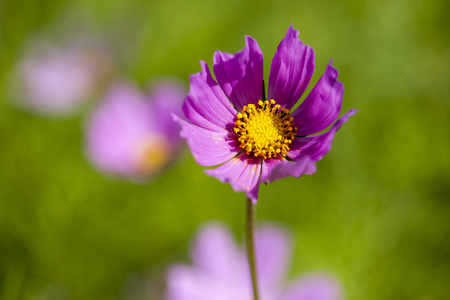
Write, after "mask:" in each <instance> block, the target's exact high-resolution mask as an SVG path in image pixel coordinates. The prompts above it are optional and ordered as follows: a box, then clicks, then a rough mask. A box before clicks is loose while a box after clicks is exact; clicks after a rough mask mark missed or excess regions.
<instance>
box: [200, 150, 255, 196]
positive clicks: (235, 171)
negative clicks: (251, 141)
mask: <svg viewBox="0 0 450 300" xmlns="http://www.w3.org/2000/svg"><path fill="white" fill-rule="evenodd" d="M205 173H206V174H208V175H210V176H213V177H216V178H217V179H219V180H220V181H221V182H223V183H226V182H229V183H230V184H231V186H232V188H233V190H234V191H235V192H245V193H246V196H247V197H248V198H250V199H251V200H252V201H253V203H256V202H257V201H258V191H259V174H260V173H261V160H260V159H259V158H258V159H255V158H250V157H249V156H248V155H247V154H245V153H242V154H241V155H239V156H237V157H235V158H233V159H232V160H230V161H228V162H226V163H224V164H223V165H221V166H219V167H218V168H216V169H212V170H205Z"/></svg>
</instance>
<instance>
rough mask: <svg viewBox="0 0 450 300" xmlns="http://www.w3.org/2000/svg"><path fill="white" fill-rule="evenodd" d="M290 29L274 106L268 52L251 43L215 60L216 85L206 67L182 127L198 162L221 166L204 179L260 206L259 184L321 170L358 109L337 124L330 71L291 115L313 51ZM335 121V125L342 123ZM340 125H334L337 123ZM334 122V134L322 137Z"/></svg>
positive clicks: (193, 82) (337, 100)
mask: <svg viewBox="0 0 450 300" xmlns="http://www.w3.org/2000/svg"><path fill="white" fill-rule="evenodd" d="M298 35H299V32H298V31H297V30H294V29H293V27H292V25H291V26H290V27H289V29H288V31H287V33H286V36H285V37H284V39H283V40H282V41H281V43H280V44H279V46H278V48H277V51H276V53H275V56H274V58H273V60H272V65H271V68H270V75H269V85H268V87H269V89H268V98H267V99H268V100H269V101H267V100H265V93H264V78H263V77H264V72H263V53H262V51H261V49H260V48H259V46H258V43H257V42H256V41H255V40H254V39H253V38H252V37H250V36H247V37H246V45H245V47H244V49H243V50H242V51H240V52H238V53H236V54H234V55H233V54H230V53H224V52H221V51H217V52H216V53H215V54H214V67H213V69H214V74H215V76H216V78H217V82H216V81H215V80H214V79H213V78H212V76H211V74H210V71H209V68H208V65H207V64H206V63H205V62H201V66H202V71H201V72H199V73H197V74H194V75H192V76H191V78H190V91H189V94H188V95H187V96H186V100H185V102H184V105H183V112H184V115H185V117H186V119H187V120H188V121H189V122H186V121H184V120H181V119H180V120H179V122H180V124H181V125H182V127H183V129H182V131H181V135H182V136H183V137H184V138H186V139H187V142H188V145H189V148H190V149H191V151H192V154H193V155H194V158H195V160H196V161H197V163H199V164H201V165H202V166H215V165H220V166H219V167H217V168H216V169H210V170H206V171H205V172H206V173H207V174H208V175H210V176H214V177H216V178H218V179H219V180H220V181H222V182H229V183H230V184H231V186H232V187H233V189H234V190H235V191H238V192H246V196H247V197H248V198H250V199H252V201H253V203H256V202H257V199H258V191H259V185H260V182H265V183H270V182H272V181H275V180H278V179H281V178H285V177H287V176H295V177H300V176H302V175H303V174H313V173H314V172H315V171H316V166H315V162H317V161H319V160H321V159H322V158H323V156H324V155H325V154H327V153H328V151H330V149H331V144H332V142H333V138H334V135H335V133H336V132H337V131H338V130H339V128H340V127H341V126H342V125H343V124H344V123H345V122H347V121H348V119H349V116H351V115H354V114H355V113H356V110H350V111H349V112H347V113H346V114H345V115H344V116H342V117H341V118H340V119H339V120H337V118H338V116H339V113H340V111H341V106H342V100H343V96H344V85H343V84H342V83H341V82H339V81H338V80H337V77H338V71H337V70H336V69H335V68H334V67H333V66H332V65H331V62H330V64H329V65H328V66H327V68H326V70H325V73H324V74H323V75H322V77H321V78H320V79H319V81H318V82H317V84H316V85H315V86H314V88H313V89H312V91H311V93H310V94H309V95H308V96H307V97H306V98H305V100H304V101H303V102H302V103H301V104H300V106H299V107H298V108H297V109H295V110H294V111H293V112H292V113H291V111H290V110H291V109H292V108H293V107H294V105H295V104H296V103H297V101H298V100H299V98H300V97H301V96H302V94H303V92H304V91H305V90H306V88H307V87H308V84H309V82H310V81H311V77H312V75H313V72H314V66H315V65H314V52H313V49H312V48H311V47H309V46H308V45H305V44H303V43H302V41H301V40H300V39H299V38H298ZM336 120H337V121H336ZM335 121H336V122H335ZM333 122H335V123H334V125H333V126H332V127H331V128H330V130H329V131H327V132H325V133H322V134H318V135H315V136H310V135H312V134H317V133H319V132H321V131H322V130H324V129H326V128H327V127H328V126H330V125H331V124H332V123H333Z"/></svg>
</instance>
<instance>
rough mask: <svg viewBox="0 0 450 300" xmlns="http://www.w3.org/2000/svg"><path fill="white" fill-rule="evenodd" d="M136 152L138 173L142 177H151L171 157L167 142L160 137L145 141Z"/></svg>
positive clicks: (156, 136) (149, 138)
mask: <svg viewBox="0 0 450 300" xmlns="http://www.w3.org/2000/svg"><path fill="white" fill-rule="evenodd" d="M136 150H137V151H136V171H137V172H138V174H140V175H142V176H151V175H153V174H155V173H156V172H158V171H159V170H161V169H162V168H163V167H164V166H165V165H166V164H167V162H168V161H169V159H170V156H171V149H170V147H169V144H168V142H167V140H166V139H165V138H164V137H163V136H160V135H155V136H152V137H148V138H146V139H144V140H143V141H141V143H139V145H138V147H137V149H136Z"/></svg>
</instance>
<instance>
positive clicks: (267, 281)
mask: <svg viewBox="0 0 450 300" xmlns="http://www.w3.org/2000/svg"><path fill="white" fill-rule="evenodd" d="M255 244H256V245H255V248H256V256H257V264H258V266H257V271H258V280H259V281H260V283H261V284H260V286H261V287H263V286H264V287H266V289H267V290H269V291H275V290H277V287H279V286H281V285H282V280H283V279H284V278H283V277H284V276H285V274H286V270H287V269H288V265H289V261H290V257H291V243H290V238H289V236H288V234H287V232H286V231H284V230H282V229H281V228H279V227H276V226H270V225H265V226H261V227H259V228H258V230H257V231H256V233H255ZM268 287H271V288H270V289H269V288H268Z"/></svg>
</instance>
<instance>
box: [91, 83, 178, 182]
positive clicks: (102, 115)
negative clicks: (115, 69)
mask: <svg viewBox="0 0 450 300" xmlns="http://www.w3.org/2000/svg"><path fill="white" fill-rule="evenodd" d="M184 93H185V90H184V88H183V87H182V86H181V85H180V84H179V83H178V82H175V81H172V80H170V81H169V80H161V81H159V82H156V83H155V84H154V85H153V88H152V93H151V94H150V95H144V94H141V93H140V92H139V91H138V90H137V89H136V88H135V87H133V86H132V85H130V84H125V83H120V84H116V85H114V86H112V87H111V89H110V91H109V93H108V95H107V96H106V99H105V100H104V101H102V102H101V103H100V104H99V106H98V107H97V108H96V109H95V110H94V111H93V113H92V115H91V116H90V119H89V122H88V125H87V138H86V139H87V141H86V143H87V145H86V148H87V151H86V152H87V155H88V157H89V158H90V160H91V161H92V163H93V164H94V165H95V166H96V167H98V168H99V169H100V170H102V171H104V172H106V173H109V174H113V175H118V176H122V177H126V178H128V179H131V180H142V179H145V178H148V177H149V176H152V175H154V174H157V173H158V172H159V171H160V170H161V169H162V168H164V167H165V166H167V165H168V164H169V163H170V162H171V161H172V160H173V158H174V157H175V156H176V154H177V153H178V150H179V147H180V145H181V139H180V137H179V125H178V124H177V123H175V122H174V121H173V119H172V117H171V114H173V113H175V114H176V113H179V112H180V110H181V109H180V104H181V102H182V99H183V97H184Z"/></svg>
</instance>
